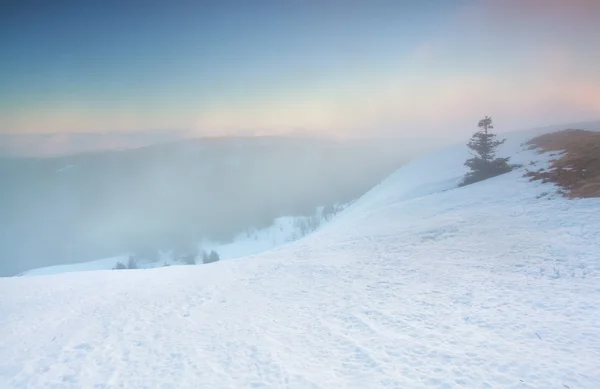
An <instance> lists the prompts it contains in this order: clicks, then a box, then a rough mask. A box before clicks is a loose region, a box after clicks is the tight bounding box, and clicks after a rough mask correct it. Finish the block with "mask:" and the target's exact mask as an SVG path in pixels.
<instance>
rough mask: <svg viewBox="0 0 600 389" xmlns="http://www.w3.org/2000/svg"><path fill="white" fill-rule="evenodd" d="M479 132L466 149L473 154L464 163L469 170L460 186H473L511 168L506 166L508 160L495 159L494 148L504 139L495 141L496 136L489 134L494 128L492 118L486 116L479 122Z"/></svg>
mask: <svg viewBox="0 0 600 389" xmlns="http://www.w3.org/2000/svg"><path fill="white" fill-rule="evenodd" d="M478 127H479V131H477V132H476V133H475V134H473V136H472V137H471V140H470V141H469V143H468V144H467V147H468V148H469V149H471V150H473V152H472V153H471V154H473V157H472V158H469V159H468V160H467V162H465V166H467V167H468V168H470V169H471V171H470V172H469V173H467V174H466V175H465V178H464V179H463V181H462V183H461V186H464V185H469V184H473V183H475V182H478V181H482V180H485V179H488V178H491V177H494V176H498V175H500V174H504V173H508V172H509V171H511V170H512V167H511V166H510V165H509V164H508V160H509V158H496V148H497V147H498V146H500V145H501V144H502V143H504V141H506V139H502V140H498V139H496V134H493V133H491V132H490V130H492V129H493V128H494V126H493V125H492V118H491V117H488V116H486V117H485V118H484V119H482V120H480V121H479V124H478Z"/></svg>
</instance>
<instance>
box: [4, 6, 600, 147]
mask: <svg viewBox="0 0 600 389" xmlns="http://www.w3.org/2000/svg"><path fill="white" fill-rule="evenodd" d="M598 20H600V1H597V0H456V1H454V0H429V1H420V0H412V1H410V0H407V1H400V0H395V1H382V0H365V1H358V0H319V1H317V0H304V1H299V0H298V1H296V0H287V1H286V0H279V1H276V0H266V1H260V0H257V1H234V0H222V1H199V2H193V1H170V2H158V1H153V0H149V1H146V2H141V1H127V0H123V1H112V0H108V1H102V2H101V1H92V0H88V1H61V0H59V1H57V2H43V1H37V2H36V1H27V0H24V1H14V0H9V1H4V2H2V4H1V5H0V50H1V52H2V60H0V142H5V146H6V145H7V144H9V146H10V147H13V145H14V147H22V148H24V149H26V150H27V149H29V151H30V152H33V153H40V154H48V153H50V154H51V153H60V152H67V151H68V152H73V151H77V150H84V149H86V148H89V147H93V146H94V145H95V146H99V145H100V146H102V147H109V148H117V147H127V146H133V145H137V144H139V143H140V142H142V143H143V142H145V141H146V142H153V141H155V140H158V141H164V140H168V139H179V138H182V137H192V136H193V137H198V136H232V135H245V136H246V135H301V136H319V137H335V138H356V137H373V136H377V137H387V136H394V137H406V138H428V137H429V138H431V137H438V138H459V137H464V136H465V135H467V136H468V135H469V134H470V133H472V132H473V131H475V130H476V129H477V128H476V124H477V122H478V120H479V119H480V118H482V117H483V116H485V115H489V116H492V118H493V119H494V122H495V124H496V129H497V130H498V131H500V132H501V131H502V130H503V129H506V130H514V129H518V128H528V127H531V126H542V125H550V124H556V123H561V122H574V121H585V120H594V119H598V118H600V72H599V71H598V66H597V64H598V63H600V23H598ZM9 142H12V143H9ZM90 144H91V145H92V146H90ZM5 148H6V147H5Z"/></svg>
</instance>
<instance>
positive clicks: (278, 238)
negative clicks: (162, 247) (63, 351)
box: [19, 204, 347, 276]
mask: <svg viewBox="0 0 600 389" xmlns="http://www.w3.org/2000/svg"><path fill="white" fill-rule="evenodd" d="M345 206H347V205H346V204H336V207H339V208H340V209H342V208H344V207H345ZM322 210H323V207H317V208H316V210H315V214H314V215H312V217H315V218H317V219H316V220H318V222H319V224H320V225H325V224H326V223H328V222H329V221H330V220H329V219H327V220H326V219H325V218H324V217H323V215H322ZM310 217H311V216H283V217H279V218H276V219H275V220H274V221H273V224H272V225H271V226H269V227H266V228H262V229H248V230H247V231H245V232H242V233H239V234H238V235H237V236H236V237H234V239H233V240H232V241H231V242H227V243H220V242H214V241H209V240H205V241H201V242H198V243H197V246H198V248H199V249H200V250H203V251H206V252H210V251H212V250H215V251H216V252H217V253H218V254H219V258H220V259H221V260H224V259H235V258H240V257H245V256H248V255H252V254H258V253H261V252H264V251H268V250H271V249H272V248H274V247H277V246H280V245H283V244H285V243H289V242H292V241H295V240H298V239H300V238H301V237H302V236H303V234H304V232H303V231H302V229H301V227H300V226H299V225H298V222H303V221H306V220H308V219H309V218H310ZM332 217H333V216H332ZM158 257H159V259H158V261H155V262H152V261H145V260H143V259H142V260H140V261H139V262H138V267H140V268H144V269H148V268H154V267H162V266H164V265H165V264H167V265H181V264H182V263H181V262H178V261H177V260H176V259H174V258H173V252H172V250H170V251H169V250H167V251H161V252H159V256H158ZM128 259H129V253H124V254H121V255H117V256H114V257H108V258H101V259H97V260H93V261H85V262H78V263H69V264H62V265H52V266H45V267H40V268H35V269H31V270H27V271H25V272H23V273H21V274H19V276H40V275H51V274H60V273H70V272H81V271H94V270H111V269H114V268H115V266H116V264H117V262H121V263H123V264H125V263H127V261H128ZM198 265H202V263H201V262H198Z"/></svg>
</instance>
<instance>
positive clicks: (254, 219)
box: [0, 137, 434, 276]
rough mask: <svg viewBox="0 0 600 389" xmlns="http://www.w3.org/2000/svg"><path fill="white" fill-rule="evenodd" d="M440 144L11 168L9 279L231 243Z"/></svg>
mask: <svg viewBox="0 0 600 389" xmlns="http://www.w3.org/2000/svg"><path fill="white" fill-rule="evenodd" d="M433 147H434V145H432V144H431V142H428V143H425V142H421V143H415V142H412V143H411V142H407V141H405V140H404V141H403V140H398V139H370V140H364V139H363V140H353V141H348V140H346V141H333V140H323V139H302V138H285V137H254V138H205V139H197V140H185V141H180V142H173V143H168V144H160V145H154V146H149V147H144V148H139V149H132V150H125V151H106V152H99V153H87V154H79V155H72V156H63V157H56V158H37V159H35V158H10V159H9V158H5V159H2V160H0V179H1V180H2V183H3V185H2V187H1V188H0V204H2V208H1V209H0V210H1V214H2V216H1V218H0V232H1V234H0V260H1V263H0V275H1V276H10V275H15V274H18V273H20V272H23V271H25V270H28V269H31V268H36V267H42V266H48V265H55V264H64V263H74V262H83V261H88V260H94V259H99V258H103V257H107V256H113V255H118V254H122V253H126V252H132V251H137V250H145V249H156V250H170V249H174V248H181V247H189V246H191V245H193V244H195V243H197V242H198V241H200V240H201V239H209V240H213V241H221V242H226V241H228V240H231V239H232V238H233V237H234V236H235V235H236V234H237V233H240V232H243V231H245V230H246V229H249V228H262V227H267V226H269V225H271V224H272V222H273V219H274V218H276V217H279V216H294V215H307V214H311V213H313V212H314V211H315V209H316V207H318V206H326V205H330V204H341V203H346V202H349V201H352V200H353V199H356V198H357V197H359V196H360V195H362V194H363V193H364V192H366V191H368V190H369V189H370V188H371V187H373V186H374V185H376V184H377V183H378V182H380V181H381V180H382V179H383V178H385V177H386V176H387V175H388V174H390V173H391V172H393V171H394V170H395V169H397V168H398V167H399V166H401V165H402V164H403V163H405V162H406V161H408V160H409V159H410V158H412V157H413V156H415V155H417V154H419V153H420V152H422V151H423V150H426V149H431V148H433Z"/></svg>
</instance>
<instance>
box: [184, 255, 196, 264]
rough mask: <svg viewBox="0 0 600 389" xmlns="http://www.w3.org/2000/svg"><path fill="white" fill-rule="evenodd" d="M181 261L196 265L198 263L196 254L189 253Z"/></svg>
mask: <svg viewBox="0 0 600 389" xmlns="http://www.w3.org/2000/svg"><path fill="white" fill-rule="evenodd" d="M181 262H183V263H185V264H186V265H195V264H196V254H187V255H184V256H183V257H182V258H181Z"/></svg>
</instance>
